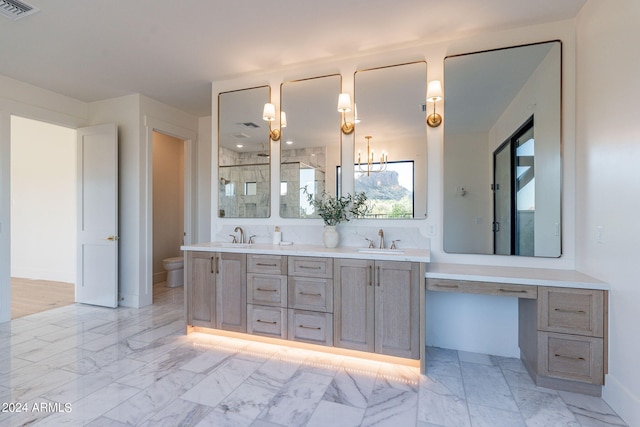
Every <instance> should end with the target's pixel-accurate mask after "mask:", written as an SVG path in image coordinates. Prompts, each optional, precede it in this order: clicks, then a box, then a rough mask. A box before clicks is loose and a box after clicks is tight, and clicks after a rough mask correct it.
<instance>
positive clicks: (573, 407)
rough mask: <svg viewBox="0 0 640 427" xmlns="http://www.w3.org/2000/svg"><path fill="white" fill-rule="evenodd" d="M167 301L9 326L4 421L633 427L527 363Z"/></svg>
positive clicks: (73, 310) (2, 354) (173, 296)
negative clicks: (280, 341) (559, 387)
mask: <svg viewBox="0 0 640 427" xmlns="http://www.w3.org/2000/svg"><path fill="white" fill-rule="evenodd" d="M183 322H184V321H183V290H182V288H176V289H170V288H166V287H161V288H159V289H157V292H155V299H154V305H152V306H149V307H145V308H142V309H128V308H119V309H106V308H99V307H92V306H85V305H79V304H75V305H70V306H67V307H61V308H57V309H54V310H50V311H47V312H43V313H38V314H34V315H30V316H26V317H23V318H20V319H16V320H13V321H11V322H8V323H4V324H0V404H1V405H2V407H1V408H0V425H2V426H26V425H29V426H31V425H33V426H66V425H68V426H81V425H88V426H126V425H136V426H233V427H238V426H255V427H278V426H332V427H333V426H373V425H376V426H393V427H406V426H417V427H427V426H428V427H437V426H473V427H479V426H491V427H499V426H508V427H515V426H544V427H548V426H571V427H578V426H594V427H595V426H624V425H625V423H624V422H623V420H621V419H620V418H619V417H618V416H617V415H616V414H615V413H614V412H613V411H612V410H611V408H609V406H608V405H607V404H606V403H605V402H604V401H603V400H602V399H599V398H593V397H588V396H583V395H578V394H573V393H565V392H558V391H553V390H549V389H544V388H539V387H536V386H535V385H534V384H533V382H532V381H531V379H530V378H529V376H528V375H527V373H526V371H525V370H524V367H523V366H522V364H521V362H520V361H519V360H518V359H511V358H504V357H496V356H489V355H484V354H476V353H465V352H461V351H453V350H445V349H439V348H429V349H428V375H427V376H420V375H419V374H418V372H417V369H415V368H408V367H403V366H397V365H392V364H387V363H381V362H373V361H366V360H361V359H355V358H351V357H344V356H334V355H328V354H324V353H316V352H309V351H303V350H299V349H293V348H289V347H280V346H275V345H270V344H262V343H254V342H251V341H244V340H239V339H230V338H223V337H218V336H211V335H204V334H198V333H195V334H190V335H188V336H186V335H184V333H183V328H184V326H183Z"/></svg>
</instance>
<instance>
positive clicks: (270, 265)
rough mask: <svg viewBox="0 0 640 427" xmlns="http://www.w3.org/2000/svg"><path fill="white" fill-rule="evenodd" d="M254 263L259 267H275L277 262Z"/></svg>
mask: <svg viewBox="0 0 640 427" xmlns="http://www.w3.org/2000/svg"><path fill="white" fill-rule="evenodd" d="M256 265H259V266H260V267H277V266H278V264H265V263H263V262H256Z"/></svg>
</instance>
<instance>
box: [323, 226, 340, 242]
mask: <svg viewBox="0 0 640 427" xmlns="http://www.w3.org/2000/svg"><path fill="white" fill-rule="evenodd" d="M322 243H324V247H325V248H337V247H338V243H340V233H338V230H336V226H335V225H325V226H324V231H323V232H322Z"/></svg>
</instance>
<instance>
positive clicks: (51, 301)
mask: <svg viewBox="0 0 640 427" xmlns="http://www.w3.org/2000/svg"><path fill="white" fill-rule="evenodd" d="M74 302H75V301H74V284H73V283H65V282H53V281H49V280H31V279H21V278H16V277H12V278H11V318H12V319H17V318H19V317H22V316H27V315H29V314H34V313H40V312H41V311H46V310H51V309H52V308H56V307H64V306H65V305H69V304H73V303H74Z"/></svg>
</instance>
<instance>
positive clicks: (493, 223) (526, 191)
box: [443, 41, 562, 257]
mask: <svg viewBox="0 0 640 427" xmlns="http://www.w3.org/2000/svg"><path fill="white" fill-rule="evenodd" d="M561 62H562V45H561V43H560V42H559V41H552V42H545V43H537V44H531V45H526V46H517V47H512V48H504V49H498V50H491V51H484V52H477V53H471V54H465V55H457V56H450V57H447V58H445V61H444V76H445V77H444V95H445V102H444V114H443V116H444V178H443V179H444V181H443V189H444V207H443V208H444V250H445V251H446V252H451V253H473V254H496V255H520V256H541V257H559V256H560V255H561V240H560V236H561V216H560V215H561V181H562V172H561V143H560V142H561V138H560V137H561V78H562V76H561Z"/></svg>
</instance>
